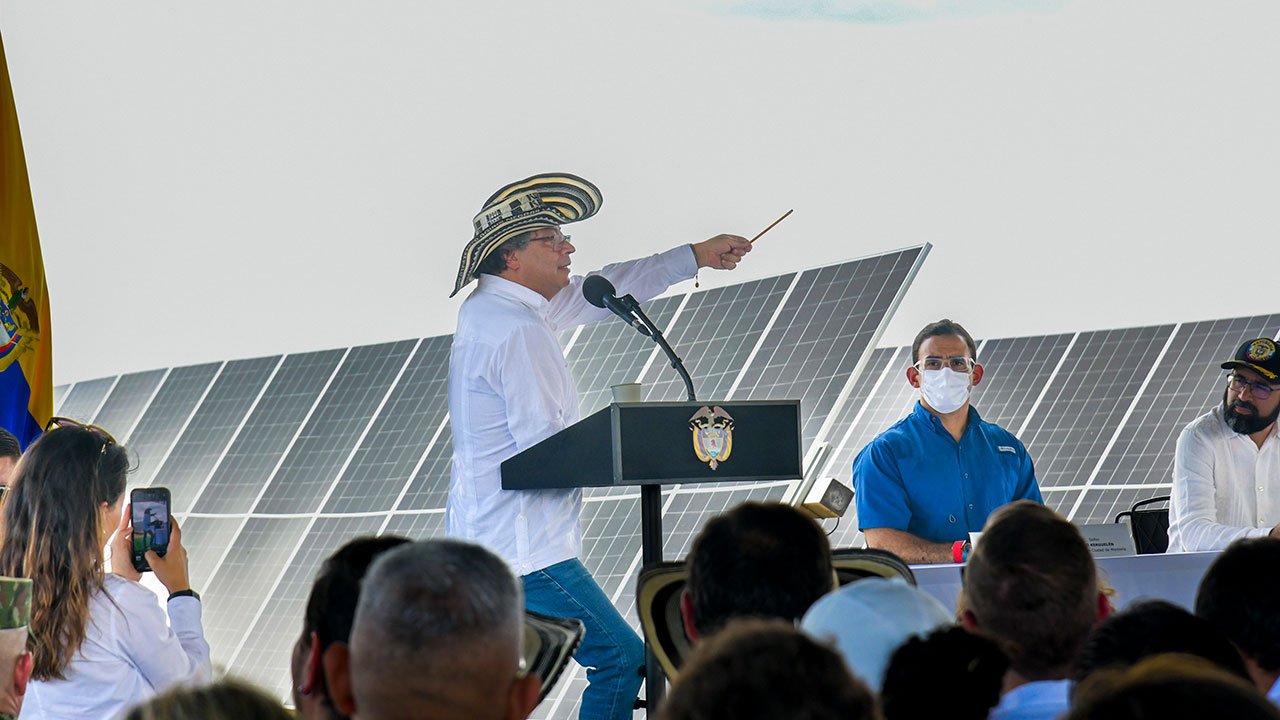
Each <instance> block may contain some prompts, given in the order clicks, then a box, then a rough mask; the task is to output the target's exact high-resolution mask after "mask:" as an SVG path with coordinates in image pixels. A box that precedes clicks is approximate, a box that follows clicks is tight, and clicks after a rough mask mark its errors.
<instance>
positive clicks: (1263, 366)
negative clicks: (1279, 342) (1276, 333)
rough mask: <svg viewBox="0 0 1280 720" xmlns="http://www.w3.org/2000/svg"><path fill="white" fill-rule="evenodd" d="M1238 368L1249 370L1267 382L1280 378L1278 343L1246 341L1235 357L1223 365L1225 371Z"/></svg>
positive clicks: (1268, 339) (1260, 339)
mask: <svg viewBox="0 0 1280 720" xmlns="http://www.w3.org/2000/svg"><path fill="white" fill-rule="evenodd" d="M1238 367H1244V368H1249V369H1250V370H1252V371H1254V372H1256V373H1258V374H1259V375H1261V376H1262V377H1264V378H1266V379H1267V380H1271V381H1275V379H1276V378H1280V352H1277V351H1276V342H1275V341H1274V340H1272V339H1271V338H1258V339H1256V340H1248V341H1246V342H1245V344H1243V345H1241V346H1240V349H1239V350H1236V354H1235V357H1233V358H1232V359H1230V360H1228V361H1226V362H1224V363H1222V369H1223V370H1231V369H1233V368H1238Z"/></svg>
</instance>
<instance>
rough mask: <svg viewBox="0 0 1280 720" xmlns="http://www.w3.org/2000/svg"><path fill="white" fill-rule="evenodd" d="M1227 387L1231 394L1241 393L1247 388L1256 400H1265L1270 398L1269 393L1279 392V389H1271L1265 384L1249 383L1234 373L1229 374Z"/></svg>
mask: <svg viewBox="0 0 1280 720" xmlns="http://www.w3.org/2000/svg"><path fill="white" fill-rule="evenodd" d="M1227 387H1228V388H1230V389H1231V392H1233V393H1242V392H1244V389H1245V388H1246V387H1247V388H1249V394H1250V395H1252V396H1254V397H1255V398H1257V399H1258V400H1266V399H1267V398H1269V397H1271V393H1273V392H1276V391H1277V390H1280V388H1273V387H1271V386H1270V385H1268V384H1266V383H1262V382H1249V381H1248V380H1245V379H1244V378H1243V377H1241V376H1239V375H1237V374H1235V373H1231V374H1230V375H1228V376H1227Z"/></svg>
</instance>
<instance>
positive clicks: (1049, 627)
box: [962, 500, 1098, 680]
mask: <svg viewBox="0 0 1280 720" xmlns="http://www.w3.org/2000/svg"><path fill="white" fill-rule="evenodd" d="M962 593H963V599H964V606H965V607H966V608H967V609H968V612H971V613H973V616H974V619H975V620H976V621H977V624H978V632H980V633H982V634H983V635H986V636H987V637H989V638H991V639H992V640H994V641H995V642H996V644H997V645H999V646H1000V649H1001V650H1003V651H1004V654H1005V655H1007V656H1008V658H1009V666H1010V667H1011V668H1012V669H1013V670H1014V671H1016V672H1017V673H1018V674H1020V675H1022V676H1023V677H1024V678H1026V679H1027V680H1050V679H1057V678H1060V677H1065V676H1066V675H1067V674H1068V673H1069V672H1070V670H1071V668H1072V666H1073V665H1074V663H1075V659H1076V655H1077V654H1078V653H1079V652H1080V648H1081V647H1082V646H1083V645H1084V642H1085V639H1086V638H1087V637H1088V635H1089V631H1090V629H1092V627H1093V624H1094V622H1095V620H1096V619H1097V613H1098V579H1097V570H1096V569H1095V567H1094V564H1093V557H1092V556H1091V555H1090V554H1089V547H1088V546H1087V545H1086V544H1085V542H1084V538H1082V537H1081V536H1080V531H1079V530H1077V529H1076V527H1075V526H1074V525H1072V524H1071V523H1069V522H1067V520H1066V519H1065V518H1063V517H1062V516H1061V515H1058V514H1057V513H1055V512H1054V511H1052V510H1050V509H1049V508H1047V507H1045V506H1043V505H1040V504H1038V503H1034V502H1031V501H1030V500H1019V501H1017V502H1014V503H1010V504H1008V505H1005V506H1004V507H1002V508H1000V509H999V510H997V511H995V512H994V513H992V515H991V517H990V518H989V519H988V520H987V526H986V529H985V530H983V532H982V542H980V543H978V544H977V546H975V547H974V550H973V554H972V555H970V557H969V562H968V565H966V566H965V572H964V587H963V590H962Z"/></svg>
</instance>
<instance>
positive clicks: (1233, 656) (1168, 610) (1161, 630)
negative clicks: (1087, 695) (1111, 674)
mask: <svg viewBox="0 0 1280 720" xmlns="http://www.w3.org/2000/svg"><path fill="white" fill-rule="evenodd" d="M1163 653H1185V654H1187V655H1195V656H1196V657H1201V658H1204V659H1205V660H1208V661H1209V662H1212V663H1214V664H1215V665H1217V666H1219V667H1221V668H1222V669H1223V670H1226V671H1228V672H1231V673H1233V674H1235V675H1238V676H1240V677H1241V678H1244V679H1245V680H1248V679H1250V678H1249V673H1248V671H1246V670H1245V667H1244V663H1243V662H1242V661H1241V660H1240V655H1239V654H1238V653H1236V651H1235V648H1233V647H1232V646H1231V643H1230V642H1228V640H1227V638H1226V636H1225V635H1223V634H1222V632H1221V631H1220V630H1218V629H1217V628H1215V627H1214V626H1213V625H1212V624H1210V623H1209V622H1208V621H1206V620H1204V619H1202V618H1198V617H1196V616H1195V615H1192V614H1191V613H1189V612H1187V611H1186V610H1183V609H1182V608H1180V607H1178V606H1177V605H1174V604H1173V603H1170V602H1165V601H1164V600H1147V601H1145V602H1140V603H1135V604H1133V605H1130V606H1129V607H1128V608H1127V609H1126V610H1124V611H1123V612H1120V613H1118V614H1116V615H1112V616H1111V617H1109V618H1107V619H1106V620H1103V621H1102V622H1101V623H1100V624H1099V625H1098V627H1096V628H1094V630H1093V633H1092V634H1091V635H1089V639H1088V641H1087V642H1086V643H1085V645H1084V649H1083V650H1081V651H1080V657H1079V659H1078V660H1077V661H1076V671H1075V679H1076V680H1077V681H1079V680H1083V679H1084V678H1085V677H1088V676H1089V675H1091V674H1093V673H1094V672H1096V671H1098V670H1102V669H1104V668H1114V667H1120V668H1126V667H1129V666H1131V665H1134V664H1136V663H1137V662H1138V661H1139V660H1143V659H1145V658H1148V657H1151V656H1152V655H1160V654H1163Z"/></svg>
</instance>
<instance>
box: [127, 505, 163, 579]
mask: <svg viewBox="0 0 1280 720" xmlns="http://www.w3.org/2000/svg"><path fill="white" fill-rule="evenodd" d="M130 503H131V504H132V506H133V509H132V517H131V518H130V520H131V522H132V524H133V546H132V547H133V566H134V567H135V568H137V569H138V570H140V571H146V570H150V569H151V568H150V567H149V566H148V565H147V559H146V552H147V551H148V550H155V551H156V554H157V555H160V556H163V555H164V554H165V552H166V551H167V550H168V549H169V530H170V525H169V491H168V490H166V489H165V488H139V489H137V490H134V491H133V494H132V495H131V496H130Z"/></svg>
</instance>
